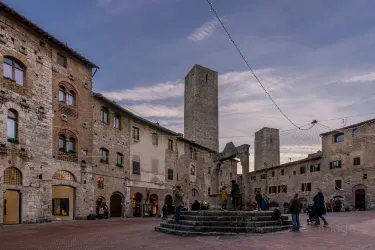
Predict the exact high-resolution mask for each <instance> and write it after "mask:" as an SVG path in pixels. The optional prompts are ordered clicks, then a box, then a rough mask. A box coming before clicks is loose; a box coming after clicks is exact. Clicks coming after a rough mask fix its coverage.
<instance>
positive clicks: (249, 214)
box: [181, 210, 273, 217]
mask: <svg viewBox="0 0 375 250" xmlns="http://www.w3.org/2000/svg"><path fill="white" fill-rule="evenodd" d="M272 214H273V211H220V210H219V211H218V210H200V211H183V212H181V215H191V216H241V217H255V216H272Z"/></svg>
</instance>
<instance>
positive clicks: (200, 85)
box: [184, 64, 219, 152]
mask: <svg viewBox="0 0 375 250" xmlns="http://www.w3.org/2000/svg"><path fill="white" fill-rule="evenodd" d="M218 96H219V92H218V73H217V72H216V71H213V70H211V69H208V68H205V67H203V66H200V65H197V64H196V65H194V67H193V68H192V69H191V70H190V72H189V73H188V74H187V75H186V77H185V111H184V133H185V135H184V137H185V138H186V139H188V140H191V141H194V142H196V143H198V144H200V145H202V146H205V147H207V148H209V149H212V150H214V151H216V152H218V151H219V102H218V99H219V98H218Z"/></svg>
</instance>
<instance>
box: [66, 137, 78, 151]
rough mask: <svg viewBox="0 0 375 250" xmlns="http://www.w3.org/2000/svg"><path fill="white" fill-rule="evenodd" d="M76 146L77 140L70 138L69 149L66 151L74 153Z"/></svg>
mask: <svg viewBox="0 0 375 250" xmlns="http://www.w3.org/2000/svg"><path fill="white" fill-rule="evenodd" d="M75 144H76V140H75V139H74V138H73V137H70V138H69V141H67V148H66V150H67V151H68V152H72V151H73V152H74V151H75Z"/></svg>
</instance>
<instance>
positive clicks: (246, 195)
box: [238, 148, 250, 205]
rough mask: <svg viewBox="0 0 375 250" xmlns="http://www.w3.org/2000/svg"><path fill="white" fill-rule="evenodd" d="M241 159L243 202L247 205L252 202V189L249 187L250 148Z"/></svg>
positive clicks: (239, 156) (240, 156) (241, 155)
mask: <svg viewBox="0 0 375 250" xmlns="http://www.w3.org/2000/svg"><path fill="white" fill-rule="evenodd" d="M238 158H240V161H241V166H242V186H241V190H242V193H243V199H242V200H243V202H244V205H246V203H247V202H250V187H249V181H248V177H249V170H250V167H249V148H248V149H247V150H246V152H245V153H242V154H240V155H238Z"/></svg>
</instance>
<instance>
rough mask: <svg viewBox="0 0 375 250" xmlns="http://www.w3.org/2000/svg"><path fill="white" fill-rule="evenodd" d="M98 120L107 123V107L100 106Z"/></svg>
mask: <svg viewBox="0 0 375 250" xmlns="http://www.w3.org/2000/svg"><path fill="white" fill-rule="evenodd" d="M100 120H101V121H102V122H103V123H105V124H108V109H106V108H102V109H101V110H100Z"/></svg>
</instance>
